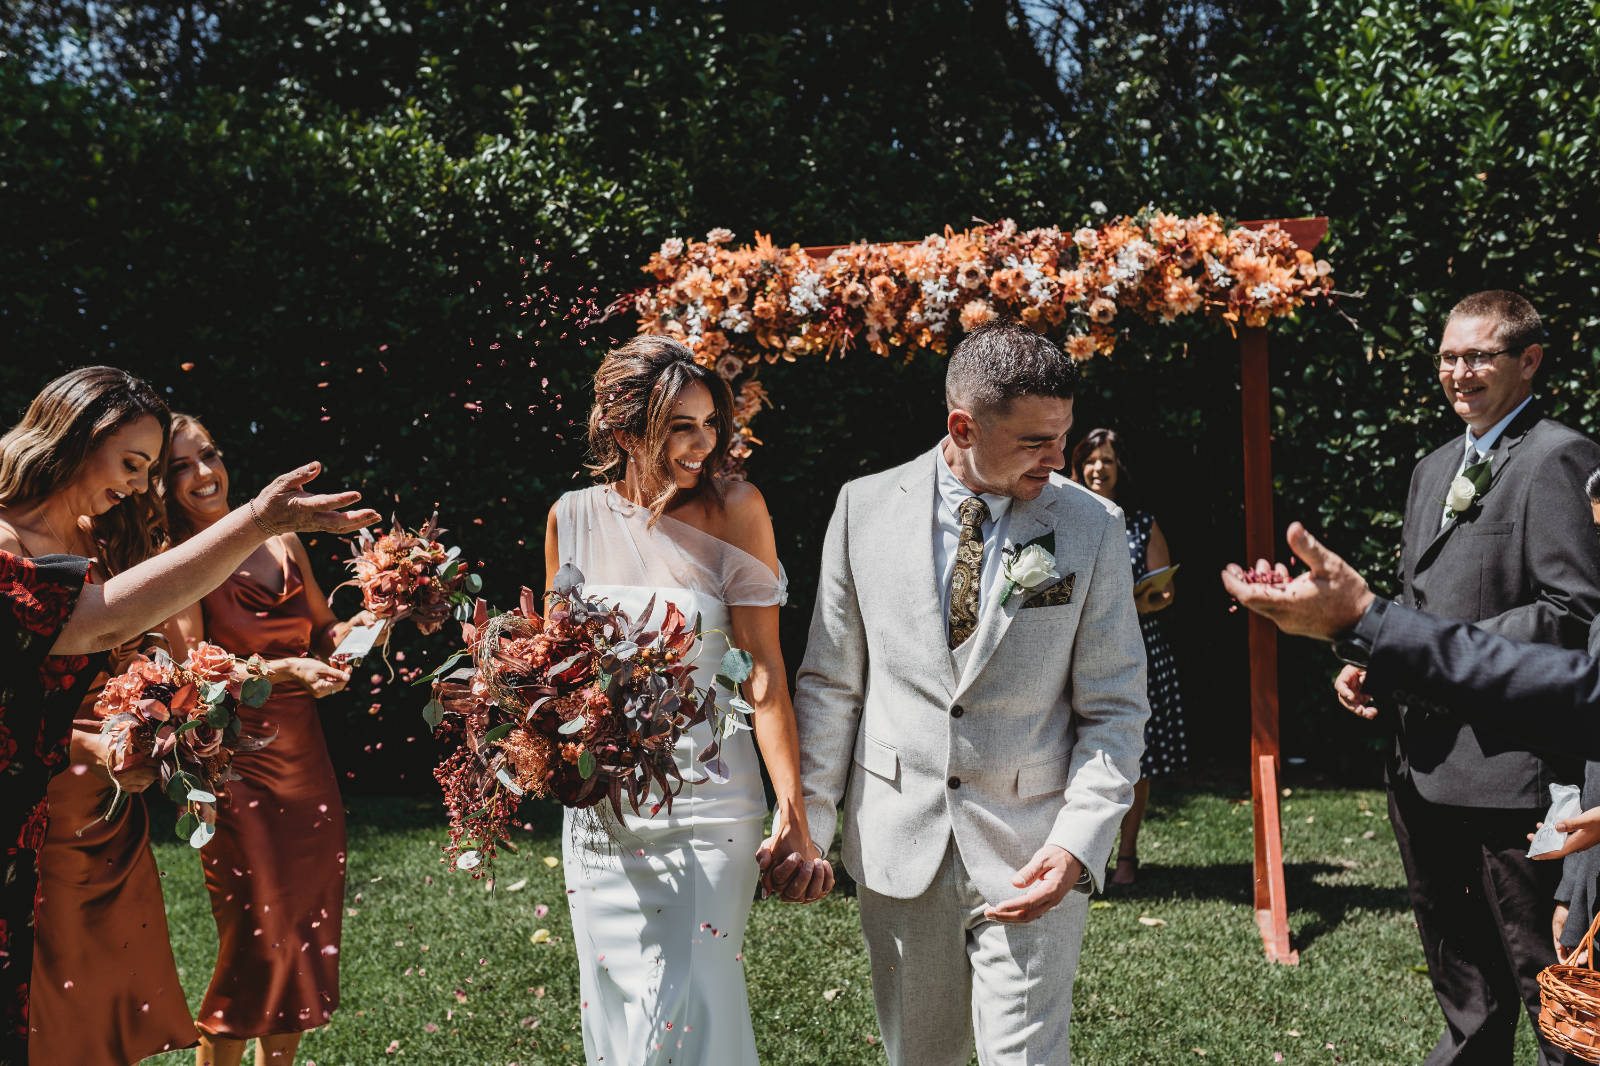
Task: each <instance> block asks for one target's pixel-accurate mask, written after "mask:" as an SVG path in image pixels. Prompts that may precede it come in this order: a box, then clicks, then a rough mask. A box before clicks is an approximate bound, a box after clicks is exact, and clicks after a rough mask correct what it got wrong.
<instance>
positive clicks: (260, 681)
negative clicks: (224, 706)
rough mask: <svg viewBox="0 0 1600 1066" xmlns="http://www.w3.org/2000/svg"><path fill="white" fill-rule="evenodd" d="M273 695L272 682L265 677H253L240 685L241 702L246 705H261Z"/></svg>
mask: <svg viewBox="0 0 1600 1066" xmlns="http://www.w3.org/2000/svg"><path fill="white" fill-rule="evenodd" d="M271 695H272V682H271V681H268V680H267V679H266V678H264V677H252V678H249V679H248V680H246V681H245V683H244V684H243V685H241V686H240V687H239V702H240V703H242V704H244V705H245V706H246V707H259V706H261V705H262V704H263V703H266V702H267V699H268V697H270V696H271Z"/></svg>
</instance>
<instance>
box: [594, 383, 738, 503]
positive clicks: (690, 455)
mask: <svg viewBox="0 0 1600 1066" xmlns="http://www.w3.org/2000/svg"><path fill="white" fill-rule="evenodd" d="M618 443H619V445H622V448H624V450H626V451H627V453H629V455H630V456H637V459H638V466H640V475H643V477H645V480H646V482H658V483H661V485H664V483H666V482H669V480H670V482H672V483H674V485H675V487H677V488H680V490H685V488H694V487H696V485H699V480H701V474H704V472H706V459H707V456H710V453H712V451H714V450H715V448H717V405H715V402H714V400H712V395H710V389H707V387H706V386H702V384H701V383H698V381H690V383H688V384H685V386H683V387H682V389H680V391H678V399H677V400H675V402H674V403H672V411H670V413H669V415H667V423H666V435H664V437H662V439H661V451H659V453H658V469H656V471H653V472H651V474H645V469H648V464H650V456H646V455H642V453H643V450H645V447H646V445H645V443H643V442H640V440H635V439H629V437H626V435H624V434H618Z"/></svg>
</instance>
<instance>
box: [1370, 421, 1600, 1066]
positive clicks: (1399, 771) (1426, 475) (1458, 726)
mask: <svg viewBox="0 0 1600 1066" xmlns="http://www.w3.org/2000/svg"><path fill="white" fill-rule="evenodd" d="M1465 445H1466V441H1465V438H1464V436H1457V437H1455V438H1453V439H1452V440H1451V441H1450V442H1449V443H1448V444H1446V445H1445V446H1444V447H1442V448H1440V449H1438V450H1437V451H1435V452H1433V453H1432V454H1430V455H1429V456H1427V457H1426V458H1424V459H1423V460H1422V461H1421V462H1420V463H1418V464H1417V467H1416V469H1415V471H1414V472H1413V474H1412V478H1411V490H1410V493H1409V495H1408V497H1407V501H1406V518H1405V526H1404V528H1403V531H1402V534H1403V540H1402V544H1401V551H1400V572H1399V577H1400V583H1401V588H1402V602H1403V603H1406V604H1408V605H1412V606H1416V607H1423V608H1426V609H1427V610H1429V611H1431V612H1433V613H1436V614H1439V615H1442V616H1444V617H1447V618H1454V619H1459V620H1461V621H1465V622H1473V623H1476V624H1477V625H1478V626H1479V627H1480V628H1482V629H1485V630H1488V631H1491V632H1495V633H1500V634H1503V635H1504V636H1507V637H1512V638H1515V639H1519V640H1528V641H1538V642H1542V643H1546V644H1551V645H1561V646H1566V647H1582V646H1583V643H1584V639H1585V637H1586V636H1587V634H1588V629H1589V623H1590V621H1591V620H1592V619H1593V618H1594V617H1595V615H1596V613H1597V610H1600V545H1597V544H1596V541H1595V537H1594V534H1593V532H1592V531H1591V525H1592V519H1591V517H1590V515H1589V512H1588V505H1587V497H1586V496H1585V494H1584V491H1583V484H1584V480H1585V478H1586V476H1587V475H1588V473H1589V472H1590V471H1591V470H1593V469H1594V468H1595V467H1597V466H1600V445H1597V444H1595V443H1594V442H1593V441H1590V440H1589V439H1588V438H1586V437H1584V436H1582V435H1581V434H1579V433H1576V432H1574V431H1573V430H1571V429H1568V428H1567V427H1565V426H1563V425H1561V424H1560V423H1557V422H1552V421H1550V420H1549V419H1545V418H1542V417H1541V416H1540V414H1539V412H1538V407H1537V404H1536V403H1534V404H1529V405H1528V406H1527V407H1526V408H1524V409H1523V411H1522V412H1521V413H1520V414H1519V415H1518V416H1517V417H1516V418H1515V419H1514V420H1513V421H1512V422H1511V424H1510V425H1508V426H1507V427H1506V429H1505V431H1504V432H1503V433H1502V434H1501V435H1500V437H1499V439H1498V440H1497V441H1496V442H1495V444H1494V447H1493V448H1492V449H1491V450H1490V452H1489V458H1490V462H1491V466H1490V470H1491V472H1492V479H1491V481H1490V482H1489V485H1488V487H1487V488H1486V489H1485V491H1484V492H1483V494H1482V496H1481V498H1480V499H1479V500H1478V501H1477V502H1476V503H1474V504H1473V505H1472V506H1471V507H1470V508H1469V509H1468V510H1467V511H1466V512H1464V513H1463V514H1461V515H1460V516H1459V517H1452V518H1450V520H1449V521H1447V522H1445V523H1444V524H1443V527H1442V528H1441V525H1440V519H1441V516H1443V515H1444V513H1445V512H1444V499H1445V495H1446V492H1447V490H1448V488H1449V485H1450V482H1451V481H1452V480H1453V479H1454V478H1455V476H1456V474H1457V472H1458V470H1459V469H1460V467H1461V462H1462V456H1463V454H1464V450H1465ZM1393 695H1394V697H1395V698H1393V699H1392V700H1391V705H1392V706H1393V707H1394V708H1395V709H1396V710H1397V711H1398V717H1399V729H1398V731H1397V733H1396V737H1395V746H1394V749H1393V752H1392V755H1391V758H1390V762H1389V767H1388V769H1389V774H1388V776H1389V810H1390V817H1391V820H1392V821H1393V823H1394V828H1395V837H1396V839H1397V841H1398V842H1399V844H1400V854H1401V859H1402V861H1403V862H1404V864H1405V868H1406V877H1407V881H1408V885H1409V889H1410V894H1411V903H1412V909H1413V911H1414V912H1415V914H1416V918H1417V930H1418V932H1419V934H1420V935H1421V937H1422V943H1423V950H1424V953H1425V954H1426V955H1427V959H1428V967H1429V976H1430V978H1431V980H1432V982H1433V987H1434V994H1435V995H1436V996H1437V997H1438V1000H1439V1005H1440V1007H1441V1008H1442V1010H1443V1011H1444V1015H1445V1021H1446V1026H1447V1027H1446V1031H1445V1033H1444V1035H1443V1036H1441V1037H1440V1040H1439V1043H1438V1045H1437V1046H1436V1047H1435V1048H1434V1050H1433V1053H1432V1054H1431V1055H1429V1057H1428V1060H1427V1062H1428V1066H1447V1064H1448V1066H1466V1064H1469V1063H1509V1062H1510V1061H1511V1046H1512V1039H1513V1036H1514V1034H1515V1031H1516V1023H1517V1014H1518V1009H1519V1006H1520V1004H1519V1000H1520V1001H1521V1004H1526V1005H1527V1008H1528V1010H1529V1011H1530V1012H1531V1014H1532V1015H1533V1016H1535V1017H1536V1016H1537V1013H1538V1001H1539V992H1538V985H1537V981H1536V978H1537V975H1538V972H1539V971H1540V970H1541V969H1543V968H1544V967H1545V966H1547V965H1549V964H1550V963H1551V962H1554V961H1555V954H1554V948H1553V946H1552V944H1551V942H1550V918H1551V914H1552V911H1553V909H1554V896H1555V892H1556V888H1557V882H1558V881H1559V879H1560V874H1561V867H1560V864H1559V863H1534V862H1532V861H1530V860H1528V859H1527V857H1526V854H1525V853H1526V851H1527V840H1526V834H1527V832H1528V829H1527V827H1528V826H1529V825H1530V824H1532V822H1533V821H1536V820H1537V819H1538V816H1539V815H1540V814H1542V813H1543V811H1544V809H1545V807H1546V806H1547V805H1548V803H1549V786H1550V784H1552V783H1554V782H1566V783H1576V782H1577V781H1579V780H1580V779H1581V774H1582V763H1581V761H1580V760H1578V759H1575V758H1572V757H1565V756H1562V755H1561V754H1560V753H1559V752H1547V753H1546V754H1544V755H1536V754H1534V753H1533V752H1531V751H1529V750H1528V749H1527V745H1525V744H1523V743H1521V742H1519V741H1517V740H1516V739H1514V738H1511V737H1508V736H1506V735H1505V734H1503V733H1501V732H1498V731H1496V730H1495V729H1493V728H1492V727H1491V726H1489V725H1487V724H1486V723H1474V722H1468V721H1464V720H1463V719H1461V718H1460V717H1458V716H1455V715H1450V714H1441V713H1438V711H1437V710H1436V709H1435V708H1433V707H1431V706H1430V703H1431V702H1432V701H1433V696H1434V694H1433V693H1432V692H1431V691H1430V690H1428V689H1426V688H1421V687H1417V688H1415V689H1414V690H1413V692H1412V693H1410V694H1408V695H1407V696H1404V697H1402V696H1399V695H1398V694H1393ZM1544 1061H1546V1062H1561V1061H1563V1059H1562V1057H1561V1056H1560V1054H1559V1053H1558V1052H1555V1051H1553V1050H1549V1049H1547V1050H1546V1052H1545V1059H1544Z"/></svg>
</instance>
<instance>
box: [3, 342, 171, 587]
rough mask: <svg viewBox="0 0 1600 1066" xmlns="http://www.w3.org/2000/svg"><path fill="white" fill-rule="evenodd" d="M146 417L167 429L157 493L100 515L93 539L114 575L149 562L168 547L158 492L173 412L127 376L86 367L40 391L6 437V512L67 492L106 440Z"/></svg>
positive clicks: (155, 475) (153, 480)
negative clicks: (151, 557)
mask: <svg viewBox="0 0 1600 1066" xmlns="http://www.w3.org/2000/svg"><path fill="white" fill-rule="evenodd" d="M146 415H148V416H149V417H151V418H154V419H155V420H156V421H157V422H158V423H160V425H161V451H160V453H159V454H158V455H157V456H156V457H155V462H153V463H151V464H150V487H149V489H147V490H146V491H144V492H136V493H134V494H133V495H132V496H129V497H128V498H127V499H126V500H124V501H122V503H121V504H120V505H119V506H117V507H113V508H112V509H111V510H109V511H107V512H106V513H105V514H103V515H96V516H95V518H94V520H93V522H92V525H91V532H92V534H93V536H94V539H95V541H96V542H97V543H98V544H99V547H100V552H101V562H103V563H104V564H105V565H106V567H107V569H109V570H110V571H111V572H112V573H118V572H120V571H123V570H126V569H127V568H128V567H130V566H133V565H134V564H136V563H140V562H143V561H144V560H146V559H148V558H150V556H152V555H154V554H156V553H157V552H158V551H160V550H161V549H162V548H163V547H165V545H166V541H167V514H166V508H165V506H164V505H163V504H162V500H161V494H160V492H159V491H157V486H158V485H159V483H160V480H161V479H162V478H163V477H165V475H166V472H167V453H168V452H169V451H170V450H171V448H170V445H171V441H172V413H171V412H170V411H168V410H167V405H166V404H165V403H164V402H162V399H161V397H160V396H158V395H156V391H155V390H154V389H152V388H151V387H150V386H149V385H148V384H147V383H146V382H144V381H143V380H141V379H140V378H136V377H134V376H133V375H132V374H130V373H128V372H127V371H126V370H118V369H117V368H116V367H112V366H86V367H81V368H80V369H78V370H73V371H71V372H69V373H66V374H63V375H61V376H60V377H58V378H56V379H55V380H54V381H52V382H50V384H48V385H46V386H45V387H44V388H43V389H42V390H40V392H39V395H37V396H35V397H34V398H33V402H32V403H31V404H29V405H28V411H27V413H26V414H24V415H23V416H22V421H20V422H18V423H17V424H16V425H15V426H13V427H11V429H10V430H9V431H8V432H7V433H6V435H5V436H3V437H0V506H4V507H15V506H18V505H21V504H30V503H37V502H38V501H40V500H43V499H46V498H48V497H49V496H51V495H52V494H53V493H56V492H59V491H61V490H62V489H63V488H65V487H66V486H67V485H69V484H71V483H72V479H73V478H75V477H77V476H78V472H79V471H80V470H82V469H83V465H84V463H86V462H87V461H88V459H89V456H90V455H91V454H93V452H94V450H95V449H96V448H98V447H99V446H100V445H101V444H102V443H103V442H104V441H105V439H106V438H107V437H109V436H110V435H111V434H113V433H115V432H117V430H119V429H121V428H122V427H124V426H126V425H128V424H129V423H130V422H134V421H136V420H138V419H140V418H143V417H145V416H146Z"/></svg>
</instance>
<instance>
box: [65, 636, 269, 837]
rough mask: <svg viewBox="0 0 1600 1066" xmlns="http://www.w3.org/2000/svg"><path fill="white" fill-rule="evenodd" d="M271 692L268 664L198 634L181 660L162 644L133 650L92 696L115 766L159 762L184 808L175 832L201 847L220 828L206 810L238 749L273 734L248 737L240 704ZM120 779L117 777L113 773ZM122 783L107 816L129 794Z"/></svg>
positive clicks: (165, 784)
mask: <svg viewBox="0 0 1600 1066" xmlns="http://www.w3.org/2000/svg"><path fill="white" fill-rule="evenodd" d="M271 694H272V682H270V681H268V680H267V678H266V676H265V664H264V663H263V662H262V661H261V660H260V658H259V657H257V656H251V657H250V658H249V659H247V660H240V659H237V658H235V657H234V656H233V655H230V654H229V653H228V652H226V651H224V650H223V649H221V648H219V647H217V646H216V645H215V644H207V643H205V642H203V641H202V642H201V643H200V644H198V645H196V647H195V648H194V650H193V651H191V652H190V653H189V656H188V657H187V658H186V659H184V661H183V662H181V663H179V662H176V661H175V660H173V658H172V657H171V656H170V655H168V654H167V653H166V652H164V651H160V650H157V651H156V653H155V658H153V659H151V658H146V657H145V656H143V655H140V656H138V657H136V658H135V659H134V660H133V663H132V665H130V666H129V667H128V668H127V669H126V670H125V671H123V672H122V673H120V674H118V675H116V676H115V677H113V678H111V680H109V681H107V682H106V686H105V688H104V689H102V690H101V692H100V695H99V697H98V698H97V699H96V700H95V703H94V716H95V719H96V720H97V722H98V723H99V726H100V731H101V732H102V733H104V734H107V735H109V736H110V737H111V738H112V744H111V760H110V767H109V768H110V770H111V771H112V773H113V774H116V773H121V772H123V771H126V770H128V769H129V768H131V767H132V766H134V765H135V764H136V763H137V762H138V761H139V760H143V759H149V760H152V761H154V762H155V763H156V764H157V765H158V766H159V767H160V773H161V786H162V788H163V789H164V790H165V791H166V793H167V795H168V796H170V797H172V801H173V802H174V803H176V804H177V805H178V808H179V810H180V811H181V812H182V813H181V815H180V816H179V818H178V825H177V832H178V835H179V836H180V837H182V838H183V839H185V840H188V841H189V843H190V844H191V845H193V846H194V847H197V848H199V847H204V846H205V844H206V843H207V842H208V841H209V840H210V839H211V837H212V834H213V833H214V832H215V830H214V829H213V828H212V826H211V824H210V823H209V822H207V821H206V820H205V819H204V817H203V816H202V815H203V813H204V808H203V806H202V805H203V804H214V803H216V802H217V797H218V796H221V795H223V794H224V793H226V791H227V788H228V782H229V781H232V780H237V776H236V775H234V773H233V771H232V769H231V768H230V767H231V764H232V762H233V756H234V754H235V753H236V752H241V751H258V750H260V749H261V748H264V747H266V746H267V745H268V744H270V743H271V742H272V738H271V737H264V738H263V737H247V736H245V735H244V723H243V722H242V721H241V720H240V718H239V706H240V704H243V705H244V706H246V707H259V706H261V705H262V704H263V703H265V702H267V697H268V696H270V695H271ZM113 783H115V778H113ZM126 795H127V794H126V793H125V792H123V791H122V790H121V788H120V786H119V787H118V789H117V794H116V796H115V797H114V798H113V799H112V803H111V809H110V810H108V811H107V812H106V817H107V818H111V817H112V816H113V815H115V813H116V812H117V810H118V809H120V807H121V805H122V802H123V800H124V799H125V797H126Z"/></svg>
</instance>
